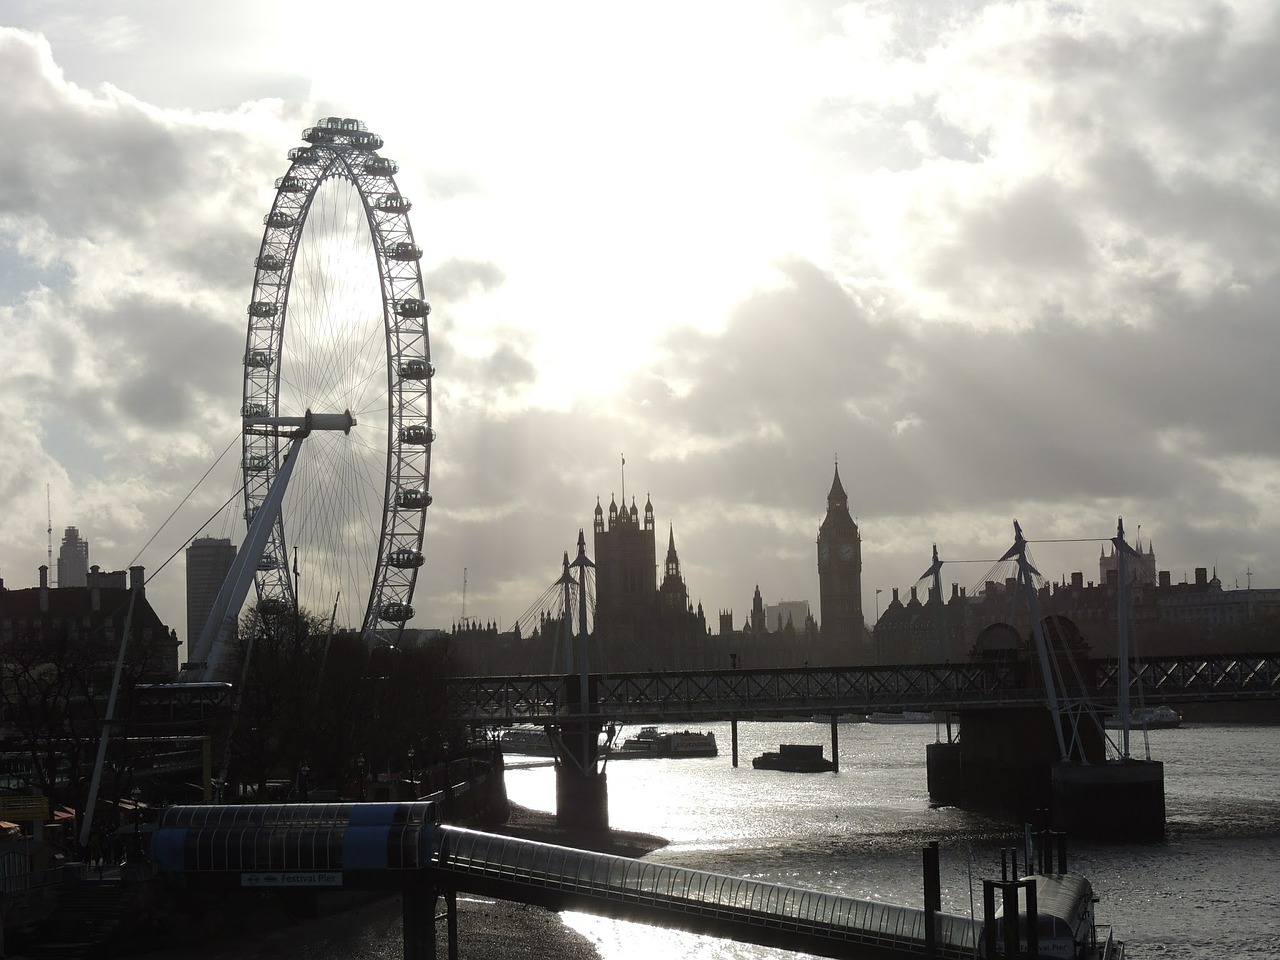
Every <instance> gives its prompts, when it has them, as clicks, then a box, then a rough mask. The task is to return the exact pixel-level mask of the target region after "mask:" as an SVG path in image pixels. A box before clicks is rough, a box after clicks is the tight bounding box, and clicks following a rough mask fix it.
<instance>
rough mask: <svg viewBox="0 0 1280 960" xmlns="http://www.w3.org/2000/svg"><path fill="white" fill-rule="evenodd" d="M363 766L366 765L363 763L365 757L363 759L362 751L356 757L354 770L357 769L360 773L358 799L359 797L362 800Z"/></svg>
mask: <svg viewBox="0 0 1280 960" xmlns="http://www.w3.org/2000/svg"><path fill="white" fill-rule="evenodd" d="M365 766H366V763H365V759H364V754H363V753H362V754H360V756H358V757H356V770H357V771H359V773H360V799H361V800H364V769H365Z"/></svg>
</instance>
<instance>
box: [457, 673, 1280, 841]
mask: <svg viewBox="0 0 1280 960" xmlns="http://www.w3.org/2000/svg"><path fill="white" fill-rule="evenodd" d="M1041 660H1042V662H1041V663H1040V664H1037V663H1035V662H1033V661H1032V660H1030V659H1020V660H992V661H979V662H970V663H958V664H946V663H942V664H923V665H900V666H882V667H806V668H800V669H795V668H791V669H778V670H710V671H694V672H687V673H660V672H656V673H632V674H618V675H608V674H591V675H588V676H582V675H577V676H573V675H569V676H557V675H545V676H526V677H492V678H464V679H459V680H454V681H451V683H450V686H449V694H450V697H451V698H452V709H453V711H454V713H455V715H456V716H457V717H459V718H461V719H465V720H467V721H469V722H471V723H472V724H474V725H476V726H487V727H494V726H504V725H510V724H514V723H537V724H542V725H543V726H545V727H546V728H547V729H548V732H549V733H552V734H554V736H553V742H556V743H557V765H556V774H557V793H556V796H557V814H558V815H559V816H560V817H561V818H562V819H563V820H564V821H565V822H575V821H576V822H582V820H583V818H588V819H589V820H590V821H591V822H594V823H596V824H598V825H601V826H603V825H607V823H608V798H607V781H606V778H605V776H604V772H603V767H602V765H601V760H602V759H603V756H604V751H602V750H600V749H598V747H597V746H596V743H597V736H598V734H599V732H600V731H601V730H602V729H603V727H604V725H605V724H607V723H662V722H673V721H688V720H728V721H729V722H730V724H731V736H732V762H733V764H734V765H735V766H736V765H737V763H738V722H739V721H740V720H768V719H780V718H784V717H785V718H796V717H806V718H818V717H825V718H829V719H830V726H831V752H832V758H833V759H834V760H835V761H836V762H837V764H838V762H839V736H840V728H839V723H838V721H839V718H840V717H841V716H848V715H857V714H862V715H865V714H870V713H877V712H893V711H901V710H910V711H925V712H935V713H937V714H939V715H943V716H945V717H946V727H947V738H946V742H938V743H933V744H929V745H928V746H927V747H926V754H927V769H928V780H929V796H930V799H931V800H932V801H933V802H934V803H937V804H939V805H946V806H959V807H961V808H964V809H970V810H981V811H984V812H987V813H991V814H995V815H997V816H1006V817H1009V818H1010V819H1013V820H1015V821H1018V820H1024V819H1028V818H1031V817H1034V816H1035V812H1036V811H1040V810H1046V809H1047V810H1049V811H1050V814H1051V822H1052V823H1053V825H1054V826H1055V827H1057V828H1059V829H1063V830H1069V831H1071V832H1073V833H1077V834H1088V835H1093V836H1098V837H1102V838H1111V839H1118V838H1121V837H1123V838H1126V839H1129V840H1150V841H1158V840H1160V839H1162V838H1163V836H1164V823H1165V798H1164V768H1163V764H1161V763H1160V762H1158V761H1152V760H1151V759H1150V758H1149V757H1148V758H1147V759H1146V760H1145V761H1144V760H1140V759H1136V758H1133V757H1131V756H1130V755H1129V738H1128V730H1127V729H1122V731H1121V733H1120V734H1119V735H1118V741H1119V742H1116V739H1113V737H1112V735H1111V734H1109V733H1107V732H1106V731H1105V730H1104V723H1103V720H1102V718H1101V716H1100V714H1101V713H1102V712H1103V711H1107V710H1113V711H1114V712H1115V713H1117V714H1125V713H1127V705H1129V704H1135V703H1136V704H1148V705H1159V704H1179V703H1192V702H1200V703H1213V702H1235V701H1245V700H1275V699H1280V656H1278V655H1276V654H1271V653H1266V654H1252V655H1221V656H1207V657H1206V656H1183V657H1165V658H1156V659H1151V660H1147V661H1143V662H1140V663H1138V664H1133V663H1129V662H1127V661H1124V660H1120V659H1115V660H1084V661H1078V662H1070V663H1068V665H1067V667H1064V666H1063V664H1062V662H1059V661H1058V660H1057V659H1056V658H1055V657H1052V656H1049V655H1045V656H1042V658H1041ZM1067 668H1069V669H1070V671H1071V673H1072V674H1073V676H1072V682H1071V683H1070V685H1069V686H1070V687H1071V692H1070V693H1069V694H1061V693H1060V694H1058V695H1056V699H1055V694H1054V692H1053V690H1049V691H1047V690H1046V687H1045V685H1044V683H1043V681H1042V679H1041V678H1042V677H1044V676H1046V675H1052V676H1054V683H1055V686H1057V687H1059V688H1060V689H1062V690H1066V689H1067V686H1068V685H1067V684H1064V683H1063V680H1062V676H1061V675H1062V673H1063V672H1064V670H1065V669H1067Z"/></svg>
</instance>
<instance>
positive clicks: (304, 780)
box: [298, 760, 311, 803]
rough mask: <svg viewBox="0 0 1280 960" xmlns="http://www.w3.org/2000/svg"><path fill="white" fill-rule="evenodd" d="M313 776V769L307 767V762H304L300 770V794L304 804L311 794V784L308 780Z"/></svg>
mask: <svg viewBox="0 0 1280 960" xmlns="http://www.w3.org/2000/svg"><path fill="white" fill-rule="evenodd" d="M310 776H311V767H310V766H308V765H307V761H305V760H303V761H302V766H301V767H299V768H298V793H299V795H300V796H301V797H302V802H303V803H306V802H307V794H308V793H310V792H311V784H310V783H309V782H308V778H309V777H310Z"/></svg>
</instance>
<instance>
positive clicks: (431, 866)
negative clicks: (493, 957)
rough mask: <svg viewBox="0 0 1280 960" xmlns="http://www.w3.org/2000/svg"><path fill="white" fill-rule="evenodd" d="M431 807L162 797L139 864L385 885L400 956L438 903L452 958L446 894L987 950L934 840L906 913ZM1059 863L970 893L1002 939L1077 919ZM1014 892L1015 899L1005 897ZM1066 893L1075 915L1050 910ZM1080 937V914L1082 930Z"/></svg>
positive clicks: (990, 942) (868, 951) (701, 927)
mask: <svg viewBox="0 0 1280 960" xmlns="http://www.w3.org/2000/svg"><path fill="white" fill-rule="evenodd" d="M438 814H439V811H438V809H437V807H436V804H435V803H432V802H410V803H387V804H370V803H365V804H350V803H345V804H344V803H334V804H309V805H308V804H296V805H283V804H276V805H249V806H194V807H170V808H168V809H167V810H166V811H165V812H164V815H163V817H162V819H161V821H160V824H159V826H158V828H157V830H156V832H155V835H154V837H153V839H152V844H151V855H152V863H153V864H154V866H155V869H156V871H157V873H158V874H159V875H160V876H162V877H165V878H168V880H169V881H171V882H174V883H177V884H179V885H181V886H182V887H185V888H186V889H188V890H193V891H200V890H209V889H266V888H275V889H288V888H293V889H299V888H304V889H307V890H309V891H312V892H313V893H314V892H316V891H320V890H325V889H328V890H340V889H387V890H399V891H400V892H401V895H402V909H403V920H404V956H405V958H406V960H417V958H422V957H432V958H433V957H435V955H436V939H437V935H436V932H435V926H434V924H435V919H436V917H435V910H436V904H437V902H438V901H439V900H440V899H441V898H443V899H444V901H445V905H446V914H445V919H446V920H447V923H448V938H449V939H448V942H449V956H450V957H456V956H457V919H456V910H457V899H456V898H457V894H458V893H459V892H466V893H475V894H480V895H484V896H490V897H495V898H498V899H502V900H508V901H514V902H518V903H529V904H534V905H538V906H544V907H548V908H550V909H553V910H576V911H582V912H586V913H594V914H599V915H603V916H609V917H616V918H621V919H628V920H635V921H640V922H648V923H657V924H661V925H664V926H669V927H675V928H678V929H682V930H687V931H690V932H694V933H701V934H706V935H710V936H716V937H721V938H731V939H734V940H738V941H742V942H747V943H756V944H761V945H765V946H772V947H780V948H783V949H787V950H795V951H804V952H806V953H811V954H816V955H819V956H827V957H848V958H860V960H906V958H914V957H934V958H938V960H964V958H970V957H973V956H975V955H976V954H977V946H978V940H979V937H980V936H981V937H983V938H984V939H985V940H986V947H987V949H988V953H989V955H991V954H992V953H994V948H995V923H994V922H988V923H986V924H985V929H982V928H980V927H979V925H978V924H976V923H975V922H974V920H972V919H971V918H969V917H961V916H956V915H951V914H946V913H943V912H942V911H941V909H940V906H941V897H940V892H939V891H940V887H939V886H938V883H937V877H936V875H935V874H936V867H937V859H936V845H931V847H932V850H933V853H934V857H933V858H932V860H930V857H929V855H928V854H929V851H928V850H926V857H925V859H926V877H925V889H926V905H925V907H923V908H918V907H908V906H899V905H894V904H886V903H882V902H879V901H871V900H859V899H854V898H850V897H844V896H839V895H835V894H830V893H823V892H821V891H816V890H804V889H799V888H794V887H788V886H783V885H779V884H773V883H765V882H761V881H757V880H749V879H744V878H738V877H730V876H725V875H721V874H715V873H709V872H706V871H700V870H690V869H686V868H681V867H672V866H665V865H662V864H658V863H652V862H649V861H644V860H634V859H630V858H626V857H618V856H612V855H608V854H600V853H593V852H589V851H585V850H579V849H574V848H569V847H562V846H556V845H553V844H547V843H540V842H537V841H533V840H525V839H516V838H511V837H506V836H501V835H497V834H492V833H484V832H480V831H477V830H471V829H467V828H463V827H457V826H448V825H444V824H441V823H438V822H436V820H437V817H438ZM1051 858H1052V854H1051V853H1050V854H1049V859H1051ZM1041 862H1042V864H1043V863H1045V862H1046V861H1045V858H1044V857H1043V856H1042V860H1041ZM1059 864H1060V867H1061V868H1062V871H1063V872H1053V871H1051V870H1050V869H1047V868H1043V869H1042V870H1041V873H1040V874H1038V875H1035V876H1034V877H1032V878H1030V879H1022V880H1018V879H1015V880H1013V881H1011V882H1009V881H1005V882H1001V883H997V882H996V881H988V882H987V884H988V885H990V886H991V887H992V888H993V890H992V891H987V890H986V888H985V887H984V892H985V893H986V896H985V898H984V900H985V903H984V908H985V909H984V918H985V919H986V920H989V921H994V920H995V917H996V913H995V910H994V899H993V897H994V893H993V891H994V888H996V887H999V888H1002V889H1003V890H1004V892H1005V894H1006V899H1005V901H1004V904H1005V906H1011V905H1013V904H1017V905H1018V906H1017V908H1016V909H1011V910H1009V911H1007V912H1006V914H1005V918H1004V920H1002V923H1001V926H1002V927H1004V934H1005V937H1006V941H1007V942H1008V943H1017V942H1018V938H1019V937H1021V939H1022V940H1024V941H1028V940H1029V941H1031V942H1032V943H1033V944H1034V942H1035V938H1036V937H1037V936H1039V935H1041V931H1042V930H1043V929H1045V927H1044V925H1043V923H1041V922H1038V914H1037V907H1036V904H1037V902H1039V903H1040V904H1041V906H1042V907H1044V908H1045V909H1046V910H1049V911H1050V913H1049V914H1048V915H1047V916H1046V917H1040V918H1039V919H1040V920H1043V919H1049V920H1050V921H1051V923H1052V922H1053V918H1054V917H1055V916H1059V915H1064V913H1065V915H1066V916H1068V917H1074V916H1075V913H1079V911H1080V910H1084V911H1086V912H1087V913H1088V914H1089V915H1090V920H1091V912H1092V910H1091V906H1089V904H1090V903H1091V901H1092V890H1091V889H1090V887H1089V884H1088V882H1087V881H1085V880H1084V879H1083V878H1080V877H1075V876H1072V875H1070V874H1066V873H1065V863H1063V862H1062V861H1059ZM931 870H932V871H933V872H931ZM931 877H932V881H931V879H930V878H931ZM1014 888H1018V889H1014ZM1028 888H1030V889H1028ZM1019 889H1020V890H1021V891H1022V893H1023V897H1024V901H1025V906H1024V905H1023V903H1022V902H1020V901H1018V900H1017V899H1016V897H1017V895H1018V891H1019ZM930 891H932V892H930ZM1010 893H1012V894H1013V895H1014V898H1015V899H1013V900H1010V899H1008V894H1010ZM1067 901H1070V903H1069V904H1068V905H1069V906H1070V907H1071V908H1072V909H1073V911H1074V912H1065V911H1062V910H1056V911H1055V910H1054V908H1053V907H1052V906H1051V905H1053V904H1059V905H1061V904H1062V903H1066V902H1067ZM1010 918H1012V925H1010ZM1078 933H1080V931H1075V930H1073V931H1071V933H1069V934H1068V936H1072V935H1075V934H1078ZM1093 934H1094V931H1093V930H1092V925H1091V923H1090V929H1089V930H1088V931H1087V935H1088V936H1090V937H1091V936H1092V935H1093ZM1055 955H1056V954H1055ZM1073 955H1074V954H1073Z"/></svg>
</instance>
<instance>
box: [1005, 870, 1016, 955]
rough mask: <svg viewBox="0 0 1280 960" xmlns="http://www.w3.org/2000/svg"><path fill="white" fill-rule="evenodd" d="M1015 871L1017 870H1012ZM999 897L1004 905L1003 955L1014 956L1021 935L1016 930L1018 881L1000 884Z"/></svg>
mask: <svg viewBox="0 0 1280 960" xmlns="http://www.w3.org/2000/svg"><path fill="white" fill-rule="evenodd" d="M1014 872H1015V873H1017V871H1016V870H1015V871H1014ZM1000 899H1001V903H1002V904H1003V906H1004V917H1003V918H1002V919H1003V921H1004V930H1003V933H1004V955H1005V956H1006V957H1016V956H1017V955H1018V954H1019V953H1020V952H1021V951H1020V950H1019V949H1018V947H1019V943H1020V940H1021V937H1020V936H1019V931H1018V881H1017V880H1012V881H1010V882H1008V883H1002V884H1000Z"/></svg>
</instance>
